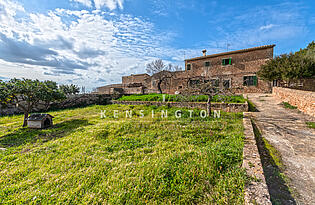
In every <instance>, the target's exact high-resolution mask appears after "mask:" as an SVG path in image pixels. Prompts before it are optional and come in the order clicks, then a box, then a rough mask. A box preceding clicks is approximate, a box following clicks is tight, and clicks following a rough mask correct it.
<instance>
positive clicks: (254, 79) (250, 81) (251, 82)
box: [243, 76, 258, 86]
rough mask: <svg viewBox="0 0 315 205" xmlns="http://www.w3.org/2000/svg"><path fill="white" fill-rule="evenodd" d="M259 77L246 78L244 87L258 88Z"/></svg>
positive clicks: (244, 78)
mask: <svg viewBox="0 0 315 205" xmlns="http://www.w3.org/2000/svg"><path fill="white" fill-rule="evenodd" d="M257 81H258V80H257V76H244V77H243V85H244V86H257Z"/></svg>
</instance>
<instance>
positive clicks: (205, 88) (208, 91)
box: [182, 77, 233, 116]
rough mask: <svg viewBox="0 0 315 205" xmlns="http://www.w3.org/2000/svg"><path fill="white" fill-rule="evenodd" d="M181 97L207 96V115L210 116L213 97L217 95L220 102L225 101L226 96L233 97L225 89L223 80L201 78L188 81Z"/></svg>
mask: <svg viewBox="0 0 315 205" xmlns="http://www.w3.org/2000/svg"><path fill="white" fill-rule="evenodd" d="M182 94H183V95H188V96H191V95H207V96H208V100H207V114H208V116H210V115H211V102H212V100H213V97H214V96H216V95H219V98H220V99H221V100H222V101H225V100H226V97H227V96H230V95H233V92H232V90H231V89H229V88H225V86H224V80H223V79H222V78H219V77H218V78H216V79H208V78H206V77H201V78H199V79H197V80H193V81H192V80H188V81H187V86H186V89H184V90H183V92H182Z"/></svg>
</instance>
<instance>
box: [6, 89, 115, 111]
mask: <svg viewBox="0 0 315 205" xmlns="http://www.w3.org/2000/svg"><path fill="white" fill-rule="evenodd" d="M111 99H112V97H111V95H107V94H79V95H72V96H68V97H67V99H66V100H64V101H61V102H55V103H52V104H51V105H50V108H49V109H50V110H51V109H66V108H75V107H84V106H88V105H95V104H96V105H106V104H109V103H110V100H111ZM45 111H46V110H45V106H44V105H42V104H41V103H40V104H39V105H38V106H37V107H36V108H34V109H33V110H32V112H45ZM21 113H23V112H22V111H21V110H19V109H18V108H17V107H15V106H13V105H8V106H1V105H0V116H3V115H15V114H21Z"/></svg>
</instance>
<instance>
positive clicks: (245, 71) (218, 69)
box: [97, 45, 275, 94]
mask: <svg viewBox="0 0 315 205" xmlns="http://www.w3.org/2000/svg"><path fill="white" fill-rule="evenodd" d="M274 47H275V45H265V46H260V47H254V48H248V49H242V50H236V51H229V52H224V53H218V54H212V55H207V53H206V50H203V55H202V56H200V57H196V58H191V59H186V60H185V70H184V71H175V72H170V74H171V76H172V77H170V78H167V79H166V80H164V81H163V83H162V84H161V88H162V91H163V93H168V94H174V93H180V92H181V91H183V90H184V89H186V88H187V86H190V85H191V84H198V83H200V80H201V79H207V80H217V79H220V83H223V86H224V87H226V88H230V89H232V90H233V91H234V92H235V93H267V92H271V89H272V88H271V83H270V82H265V81H263V80H261V79H259V77H258V76H257V72H258V71H259V69H260V67H261V65H263V64H265V63H266V61H267V60H269V59H272V58H273V50H274ZM166 72H167V71H166ZM158 80H159V74H154V75H152V76H150V75H148V74H139V75H130V76H124V77H122V84H116V85H108V86H104V87H100V88H98V89H97V92H98V93H106V94H111V93H113V92H119V93H121V94H146V93H158V92H159V91H158V89H157V83H158Z"/></svg>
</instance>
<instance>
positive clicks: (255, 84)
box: [253, 76, 257, 86]
mask: <svg viewBox="0 0 315 205" xmlns="http://www.w3.org/2000/svg"><path fill="white" fill-rule="evenodd" d="M253 81H254V86H257V76H253Z"/></svg>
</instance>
